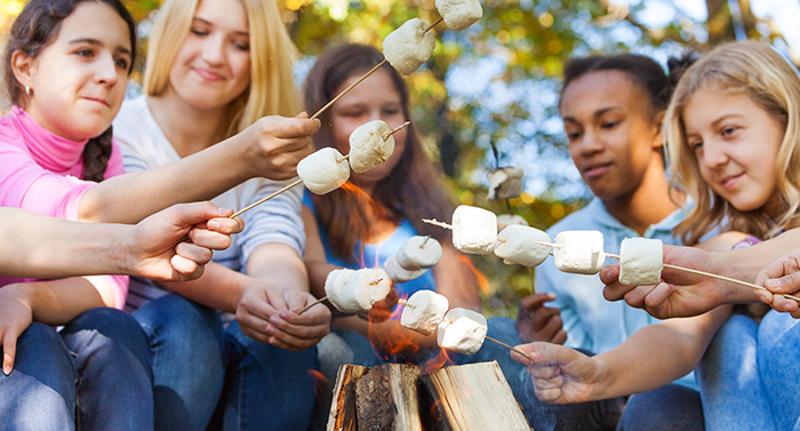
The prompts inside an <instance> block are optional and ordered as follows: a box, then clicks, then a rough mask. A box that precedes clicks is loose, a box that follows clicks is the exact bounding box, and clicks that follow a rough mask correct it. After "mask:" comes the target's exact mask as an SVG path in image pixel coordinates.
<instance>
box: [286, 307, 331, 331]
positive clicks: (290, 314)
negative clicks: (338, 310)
mask: <svg viewBox="0 0 800 431" xmlns="http://www.w3.org/2000/svg"><path fill="white" fill-rule="evenodd" d="M319 305H320V306H319V307H318V306H316V305H315V306H314V307H311V308H309V309H308V311H306V312H305V313H303V314H297V313H296V312H294V311H292V310H287V311H282V312H280V314H279V315H280V317H281V319H283V320H284V321H286V322H288V323H290V324H292V325H299V326H309V325H320V324H328V323H330V320H331V310H329V309H328V307H326V306H324V305H322V304H319Z"/></svg>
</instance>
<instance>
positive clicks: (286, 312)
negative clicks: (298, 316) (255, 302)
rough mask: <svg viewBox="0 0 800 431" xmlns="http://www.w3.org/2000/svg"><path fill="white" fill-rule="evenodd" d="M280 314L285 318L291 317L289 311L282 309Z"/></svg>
mask: <svg viewBox="0 0 800 431" xmlns="http://www.w3.org/2000/svg"><path fill="white" fill-rule="evenodd" d="M280 316H281V319H283V320H287V319H288V318H289V317H290V316H289V312H288V311H281V313H280Z"/></svg>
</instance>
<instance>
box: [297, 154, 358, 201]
mask: <svg viewBox="0 0 800 431" xmlns="http://www.w3.org/2000/svg"><path fill="white" fill-rule="evenodd" d="M297 175H298V176H299V177H300V179H301V180H303V185H304V186H306V188H307V189H309V190H311V191H312V192H313V193H316V194H318V195H324V194H326V193H330V192H332V191H334V190H336V189H337V188H339V187H341V186H342V184H344V183H346V182H347V180H348V179H349V178H350V164H349V163H348V162H347V158H345V156H343V155H342V153H340V152H339V151H337V150H336V149H335V148H331V147H327V148H323V149H321V150H318V151H315V152H314V153H311V154H310V155H308V156H306V157H305V158H303V160H300V163H298V164H297Z"/></svg>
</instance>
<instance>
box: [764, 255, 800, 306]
mask: <svg viewBox="0 0 800 431" xmlns="http://www.w3.org/2000/svg"><path fill="white" fill-rule="evenodd" d="M756 284H759V285H761V286H764V288H765V289H766V290H760V289H759V290H756V292H755V293H756V297H758V299H759V300H760V301H761V302H763V303H765V304H767V305H769V306H770V307H772V308H774V309H775V310H777V311H781V312H786V313H789V314H791V315H792V317H794V318H795V319H800V307H798V304H797V302H796V301H795V300H793V299H789V298H786V297H785V296H783V295H782V294H790V295H794V296H798V294H800V249H797V250H793V251H792V252H790V253H789V254H787V255H785V256H781V257H780V258H778V259H776V260H774V261H772V263H770V264H769V265H767V267H766V268H764V269H763V270H761V272H759V273H758V275H757V276H756Z"/></svg>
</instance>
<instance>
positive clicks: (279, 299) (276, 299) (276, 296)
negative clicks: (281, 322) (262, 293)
mask: <svg viewBox="0 0 800 431" xmlns="http://www.w3.org/2000/svg"><path fill="white" fill-rule="evenodd" d="M266 293H267V301H269V304H270V305H271V306H272V308H274V309H275V312H276V314H277V313H280V312H281V311H286V310H289V307H288V306H287V305H286V300H285V299H284V298H283V292H282V291H280V290H278V289H266Z"/></svg>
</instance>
